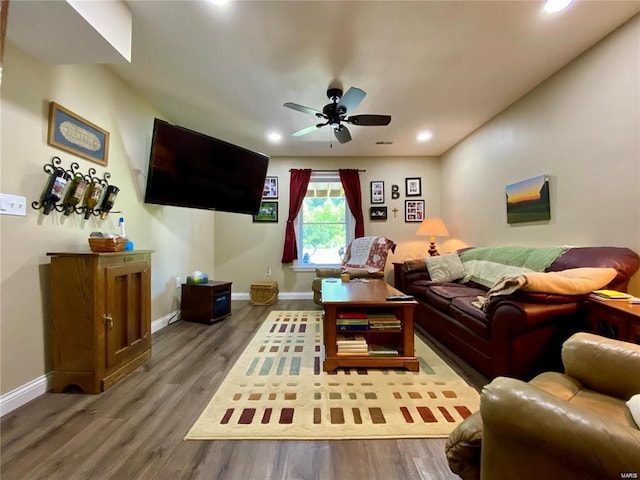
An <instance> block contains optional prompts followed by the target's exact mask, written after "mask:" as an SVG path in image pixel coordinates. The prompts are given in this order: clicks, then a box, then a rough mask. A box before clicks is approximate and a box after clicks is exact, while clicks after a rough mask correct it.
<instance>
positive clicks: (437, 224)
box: [416, 218, 449, 257]
mask: <svg viewBox="0 0 640 480" xmlns="http://www.w3.org/2000/svg"><path fill="white" fill-rule="evenodd" d="M416 235H429V236H430V237H431V245H430V246H429V255H430V256H432V257H434V256H436V255H440V254H439V253H438V250H437V249H436V244H435V241H434V237H448V236H449V231H448V230H447V227H445V226H444V222H443V221H442V220H441V219H440V218H425V219H424V220H423V221H422V223H421V224H420V227H419V228H418V231H417V232H416Z"/></svg>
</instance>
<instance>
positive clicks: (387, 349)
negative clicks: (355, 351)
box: [368, 344, 398, 356]
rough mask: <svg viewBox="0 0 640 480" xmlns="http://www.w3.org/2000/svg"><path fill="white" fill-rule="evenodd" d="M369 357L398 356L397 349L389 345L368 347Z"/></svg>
mask: <svg viewBox="0 0 640 480" xmlns="http://www.w3.org/2000/svg"><path fill="white" fill-rule="evenodd" d="M368 353H369V355H380V356H383V355H395V356H397V355H398V349H397V348H396V347H394V346H389V345H374V344H372V345H369V352H368Z"/></svg>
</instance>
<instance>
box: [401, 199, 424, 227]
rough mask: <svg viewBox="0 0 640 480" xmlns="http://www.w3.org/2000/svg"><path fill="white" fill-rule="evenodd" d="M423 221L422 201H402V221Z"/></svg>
mask: <svg viewBox="0 0 640 480" xmlns="http://www.w3.org/2000/svg"><path fill="white" fill-rule="evenodd" d="M423 220H424V200H405V201H404V221H405V222H421V221H423Z"/></svg>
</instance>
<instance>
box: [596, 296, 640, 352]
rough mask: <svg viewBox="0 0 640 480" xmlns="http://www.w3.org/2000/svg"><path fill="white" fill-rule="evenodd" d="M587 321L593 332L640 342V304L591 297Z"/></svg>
mask: <svg viewBox="0 0 640 480" xmlns="http://www.w3.org/2000/svg"><path fill="white" fill-rule="evenodd" d="M587 322H588V324H589V330H590V331H591V332H592V333H595V334H597V335H602V336H603V337H609V338H615V339H617V340H623V341H625V342H631V343H637V344H640V305H636V304H631V303H629V302H628V301H627V300H598V299H595V298H589V300H588V303H587Z"/></svg>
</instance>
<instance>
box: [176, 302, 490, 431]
mask: <svg viewBox="0 0 640 480" xmlns="http://www.w3.org/2000/svg"><path fill="white" fill-rule="evenodd" d="M415 349H416V357H418V358H419V361H420V371H419V372H415V373H412V372H409V371H406V370H404V369H364V368H349V369H337V370H336V372H332V373H326V372H323V371H322V312H320V311H274V312H271V313H270V314H269V316H268V317H267V319H266V320H265V321H264V323H263V324H262V326H261V327H260V329H259V330H258V332H257V333H256V334H255V336H254V337H253V339H252V340H251V342H250V343H249V345H248V346H247V348H246V349H245V350H244V352H243V353H242V355H241V356H240V358H239V359H238V361H237V362H236V364H235V365H234V366H233V367H232V369H231V371H230V372H229V373H228V375H227V377H226V378H225V379H224V380H223V382H222V384H221V385H220V387H219V388H218V391H217V392H216V393H215V395H214V396H213V398H212V399H211V401H210V402H209V404H208V405H207V406H206V408H205V409H204V411H203V412H202V414H201V415H200V417H199V418H198V419H197V421H196V423H195V424H194V425H193V426H192V427H191V429H190V430H189V432H188V433H187V435H186V437H185V440H233V439H236V440H241V439H245V440H246V439H292V440H293V439H295V440H318V439H381V438H442V437H446V436H448V435H449V433H451V431H453V429H454V428H455V427H456V425H458V424H459V423H460V422H461V421H462V420H464V419H465V418H466V417H468V416H469V415H470V414H471V413H472V412H474V411H476V410H477V409H478V406H479V402H480V397H479V395H478V393H477V392H476V391H475V390H474V389H473V388H471V387H470V386H469V385H467V383H466V382H465V381H464V380H463V379H462V378H460V377H459V376H458V375H457V374H456V373H455V372H454V371H453V370H452V369H451V368H450V367H449V366H448V365H447V364H446V363H445V362H444V361H443V360H442V359H440V358H439V357H438V356H437V355H436V354H435V353H434V352H433V351H432V350H431V349H430V348H429V347H427V345H425V343H424V342H422V341H421V340H420V339H419V338H418V337H416V339H415Z"/></svg>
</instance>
